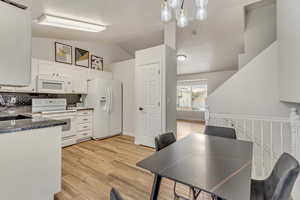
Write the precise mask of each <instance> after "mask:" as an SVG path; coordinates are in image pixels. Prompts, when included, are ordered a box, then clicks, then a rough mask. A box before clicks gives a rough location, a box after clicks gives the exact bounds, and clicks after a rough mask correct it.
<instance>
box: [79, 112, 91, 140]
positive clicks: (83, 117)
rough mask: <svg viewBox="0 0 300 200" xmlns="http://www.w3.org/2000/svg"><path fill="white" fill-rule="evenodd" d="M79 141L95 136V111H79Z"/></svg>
mask: <svg viewBox="0 0 300 200" xmlns="http://www.w3.org/2000/svg"><path fill="white" fill-rule="evenodd" d="M76 121H77V143H79V142H83V141H86V140H90V139H91V138H92V137H93V111H92V110H78V111H77V119H76Z"/></svg>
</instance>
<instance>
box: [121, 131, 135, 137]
mask: <svg viewBox="0 0 300 200" xmlns="http://www.w3.org/2000/svg"><path fill="white" fill-rule="evenodd" d="M123 135H127V136H132V137H134V136H135V134H134V133H132V132H127V131H123Z"/></svg>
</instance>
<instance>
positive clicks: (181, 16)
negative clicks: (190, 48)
mask: <svg viewBox="0 0 300 200" xmlns="http://www.w3.org/2000/svg"><path fill="white" fill-rule="evenodd" d="M188 24H189V20H188V18H187V16H186V15H185V13H184V10H183V9H181V10H180V14H179V17H178V20H177V26H179V27H180V28H183V27H185V26H187V25H188Z"/></svg>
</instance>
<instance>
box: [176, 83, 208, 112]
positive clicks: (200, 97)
mask: <svg viewBox="0 0 300 200" xmlns="http://www.w3.org/2000/svg"><path fill="white" fill-rule="evenodd" d="M205 82H206V81H205ZM206 97H207V84H206V83H205V84H203V83H201V82H199V81H195V82H194V81H193V82H179V83H178V86H177V110H185V111H201V110H205V105H206V104H205V100H206Z"/></svg>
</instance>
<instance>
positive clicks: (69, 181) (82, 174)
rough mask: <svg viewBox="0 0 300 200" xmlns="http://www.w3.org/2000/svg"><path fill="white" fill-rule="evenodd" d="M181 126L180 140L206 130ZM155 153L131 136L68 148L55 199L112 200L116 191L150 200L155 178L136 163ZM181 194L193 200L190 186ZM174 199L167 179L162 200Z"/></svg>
mask: <svg viewBox="0 0 300 200" xmlns="http://www.w3.org/2000/svg"><path fill="white" fill-rule="evenodd" d="M178 126H179V128H178V132H179V134H178V137H184V136H185V135H187V134H188V132H200V131H201V130H203V125H202V124H198V125H197V124H188V123H187V122H184V123H183V122H179V123H178ZM193 129H195V130H193ZM153 152H154V150H153V149H151V148H147V147H143V146H138V145H135V144H134V138H133V137H130V136H116V137H113V138H110V139H105V140H101V141H94V140H92V141H88V142H83V143H80V144H77V145H74V146H71V147H67V148H64V149H63V151H62V154H63V155H62V191H61V192H60V193H58V194H57V195H56V196H55V199H56V200H108V199H109V192H110V190H111V188H112V187H115V188H116V189H117V190H119V191H120V193H121V194H122V196H123V197H124V199H125V200H148V199H149V195H150V192H151V186H152V181H153V175H152V174H151V173H150V172H148V171H146V170H143V169H140V168H138V167H136V163H137V162H138V161H140V160H142V159H143V158H145V157H147V156H149V155H151V154H152V153H153ZM178 191H179V192H180V193H181V194H184V195H186V196H189V189H188V188H187V187H186V186H182V185H180V186H179V187H178ZM204 195H205V194H204ZM173 198H174V197H173V182H172V181H170V180H168V179H163V181H162V186H161V190H160V193H159V200H169V199H173Z"/></svg>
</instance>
